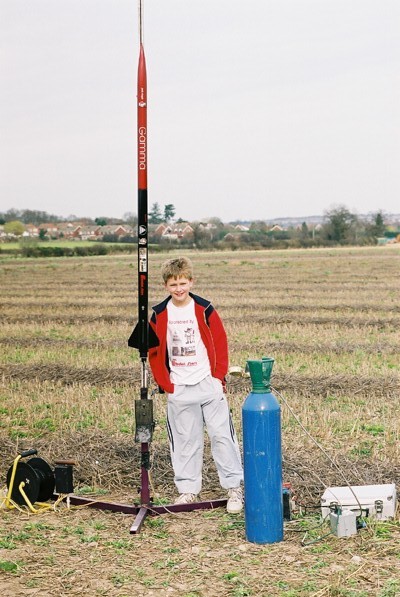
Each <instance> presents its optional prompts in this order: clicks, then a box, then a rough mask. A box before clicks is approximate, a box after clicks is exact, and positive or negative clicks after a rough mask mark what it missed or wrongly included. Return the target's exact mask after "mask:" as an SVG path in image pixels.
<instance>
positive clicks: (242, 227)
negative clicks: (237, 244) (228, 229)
mask: <svg viewBox="0 0 400 597" xmlns="http://www.w3.org/2000/svg"><path fill="white" fill-rule="evenodd" d="M235 230H238V231H239V232H248V231H249V230H250V228H249V227H248V226H245V225H244V224H236V226H235Z"/></svg>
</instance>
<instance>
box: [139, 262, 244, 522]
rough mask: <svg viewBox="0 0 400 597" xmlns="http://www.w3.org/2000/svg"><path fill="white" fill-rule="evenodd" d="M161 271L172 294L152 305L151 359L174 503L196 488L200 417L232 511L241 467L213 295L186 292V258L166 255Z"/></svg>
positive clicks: (189, 277)
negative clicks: (163, 401)
mask: <svg viewBox="0 0 400 597" xmlns="http://www.w3.org/2000/svg"><path fill="white" fill-rule="evenodd" d="M162 277H163V280H164V284H165V290H166V291H167V293H168V294H169V296H168V297H167V298H166V299H165V300H164V301H163V302H161V303H159V304H158V305H156V306H155V307H153V314H152V317H151V319H150V326H151V330H152V331H153V332H154V334H155V335H153V333H150V337H151V338H153V339H154V340H155V341H154V343H153V342H151V345H150V347H149V362H150V367H151V370H152V373H153V376H154V378H155V380H156V382H157V383H158V385H159V386H160V389H161V390H162V391H165V392H167V394H168V403H167V427H168V437H169V442H170V451H171V461H172V467H173V469H174V474H175V477H174V481H175V484H176V487H177V489H178V492H179V494H180V495H179V497H178V498H177V500H176V501H175V503H176V504H187V503H191V502H194V501H196V498H197V494H198V493H199V492H200V490H201V484H202V466H203V448H204V435H203V433H204V431H203V426H204V423H205V425H206V428H207V432H208V435H209V437H210V441H211V451H212V455H213V458H214V462H215V464H216V466H217V471H218V476H219V480H220V483H221V486H222V487H223V488H224V489H227V490H228V503H227V511H228V512H229V513H231V514H236V513H239V512H240V511H241V510H242V508H243V493H242V488H241V486H240V483H241V481H242V480H243V469H242V464H241V458H240V451H239V446H238V442H237V439H236V435H235V432H234V429H233V424H232V420H231V416H230V412H229V407H228V403H227V400H226V398H225V394H224V384H225V375H226V373H227V371H228V343H227V338H226V332H225V329H224V327H223V324H222V322H221V319H220V318H219V315H218V313H217V311H216V310H215V309H214V307H213V306H212V305H211V303H210V302H209V301H207V300H205V299H203V298H201V297H199V296H196V295H194V294H192V293H191V292H190V291H191V289H192V286H193V268H192V264H191V262H190V260H189V259H185V258H178V259H169V260H168V261H166V262H165V263H164V264H163V266H162ZM154 344H157V345H156V346H155V345H154Z"/></svg>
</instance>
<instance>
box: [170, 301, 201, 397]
mask: <svg viewBox="0 0 400 597" xmlns="http://www.w3.org/2000/svg"><path fill="white" fill-rule="evenodd" d="M167 313H168V328H167V347H168V354H169V366H170V369H171V381H172V383H173V384H175V385H186V386H192V385H195V384H197V383H199V382H200V381H201V380H202V379H204V378H205V377H207V375H210V374H211V369H210V361H209V360H208V355H207V349H206V347H205V345H204V342H203V340H202V339H201V335H200V330H199V325H198V323H197V319H196V315H195V311H194V300H193V299H191V301H190V303H189V304H188V305H186V306H185V307H176V306H175V305H174V304H173V302H172V301H169V302H168V305H167Z"/></svg>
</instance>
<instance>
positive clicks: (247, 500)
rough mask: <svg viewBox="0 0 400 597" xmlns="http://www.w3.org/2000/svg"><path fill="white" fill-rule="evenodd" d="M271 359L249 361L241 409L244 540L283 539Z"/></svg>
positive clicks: (276, 408)
mask: <svg viewBox="0 0 400 597" xmlns="http://www.w3.org/2000/svg"><path fill="white" fill-rule="evenodd" d="M273 364H274V359H271V358H268V357H266V358H263V359H262V360H259V361H248V362H247V368H248V370H249V372H250V377H251V381H252V386H253V387H252V391H251V392H250V394H249V395H248V396H247V398H246V400H245V402H244V404H243V408H242V425H243V426H242V429H243V465H244V509H245V510H244V513H245V530H246V539H247V540H248V541H251V542H253V543H276V542H278V541H282V539H283V497H282V448H281V415H280V406H279V402H278V400H277V399H276V398H275V396H274V395H273V394H272V393H271V388H270V385H269V380H270V376H271V372H272V366H273Z"/></svg>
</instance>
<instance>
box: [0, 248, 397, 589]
mask: <svg viewBox="0 0 400 597" xmlns="http://www.w3.org/2000/svg"><path fill="white" fill-rule="evenodd" d="M175 254H177V253H170V254H168V255H166V254H164V255H160V254H157V255H151V260H150V281H149V302H150V304H154V303H156V302H158V301H159V300H161V299H162V298H163V297H164V296H165V293H164V289H163V285H162V283H161V279H160V274H159V271H160V265H161V263H162V261H163V260H164V259H166V258H167V257H169V256H171V255H175ZM185 254H188V255H189V256H190V257H191V258H192V260H193V263H194V267H195V277H196V279H195V287H194V292H196V293H198V294H200V295H202V296H204V297H206V298H209V299H211V301H212V302H213V304H214V305H215V306H216V307H217V309H218V311H219V313H220V315H221V317H222V319H223V321H224V324H225V327H226V329H227V333H228V339H229V346H230V364H231V365H232V366H241V367H243V368H244V367H245V364H246V361H247V359H249V358H261V357H262V356H269V357H273V358H274V359H275V365H274V369H273V375H272V385H273V387H274V390H275V392H276V395H277V396H278V398H279V400H280V401H281V406H282V436H283V460H284V463H283V469H284V481H286V482H290V483H291V485H292V488H293V492H294V495H295V498H296V502H297V506H298V507H299V508H300V513H301V516H300V517H299V518H297V519H296V520H295V521H293V522H290V523H286V524H285V541H284V542H283V543H280V544H277V545H273V546H257V545H253V544H250V543H248V542H246V541H245V533H244V519H243V516H239V517H232V516H228V515H227V514H225V513H224V512H223V511H219V510H218V511H217V510H215V511H212V512H200V513H199V512H197V513H190V514H180V515H175V516H174V515H168V516H162V517H158V518H150V517H148V518H147V519H146V522H145V525H144V529H143V531H142V533H141V534H140V535H138V536H131V535H129V527H130V523H131V520H130V518H129V517H127V516H124V515H119V514H111V513H108V512H101V511H99V510H90V511H89V510H87V509H79V510H77V509H71V510H67V509H66V507H65V506H61V507H60V509H59V510H58V511H57V512H47V513H46V514H42V515H40V516H37V515H29V516H28V515H27V514H26V513H20V512H18V511H16V510H12V511H10V510H8V511H4V510H2V511H1V519H0V522H1V529H0V573H1V572H2V574H0V590H1V591H0V592H1V593H2V594H4V595H10V596H11V595H19V594H21V595H22V594H38V595H43V596H46V595H65V594H68V595H75V594H76V595H88V596H96V595H107V596H119V597H123V596H124V595H128V594H129V595H153V594H154V595H164V594H165V595H180V596H186V597H189V596H190V597H208V596H211V597H212V596H214V595H218V596H224V595H227V596H228V595H232V596H236V597H238V596H242V595H251V596H253V595H287V596H297V595H319V596H323V595H348V596H349V597H350V596H351V595H354V596H356V595H381V597H384V596H389V595H396V594H400V581H399V575H398V572H397V569H398V567H399V566H400V560H399V555H398V554H399V551H400V550H399V548H400V541H399V535H400V533H399V521H398V519H397V520H395V521H393V522H390V523H381V524H375V523H372V522H371V523H370V524H368V525H367V528H366V529H364V530H363V531H360V532H359V533H358V534H357V536H355V537H352V538H349V539H347V540H345V539H338V538H336V537H333V536H332V535H329V534H328V533H329V527H328V526H327V525H326V523H322V525H321V526H319V525H320V521H319V520H318V513H319V508H318V506H319V500H320V496H321V495H322V493H323V491H324V489H325V487H326V486H332V485H345V484H346V481H347V482H349V483H351V484H353V485H363V484H380V483H397V484H399V479H400V442H399V435H400V430H399V428H400V424H399V420H400V419H399V414H398V413H399V409H400V303H399V294H400V275H399V274H400V252H399V250H398V248H397V247H396V246H394V247H390V248H389V247H387V248H386V247H373V248H372V247H371V248H363V249H359V248H357V249H348V248H346V249H331V250H329V249H321V250H296V251H295V250H292V251H282V252H281V251H279V252H278V251H276V252H275V251H257V252H250V251H248V252H244V251H241V252H215V253H211V252H210V253H197V252H193V253H185ZM0 281H1V299H0V304H1V312H0V322H1V327H0V347H1V350H0V353H1V361H0V373H1V397H0V413H1V419H0V446H1V456H2V458H1V461H0V475H1V477H0V478H1V480H2V481H1V484H2V486H5V477H6V473H7V470H8V468H9V466H10V465H11V463H12V461H13V458H14V456H15V454H16V453H17V452H18V451H20V450H22V449H27V448H32V447H33V448H37V449H38V452H39V456H41V457H43V458H45V459H46V460H48V461H49V462H50V463H51V464H52V463H54V460H56V459H59V458H67V457H71V458H74V459H75V460H76V461H77V465H76V467H75V470H74V476H75V488H76V493H80V492H81V493H82V494H85V495H91V496H93V499H96V498H97V497H98V496H99V495H100V496H101V499H105V497H106V498H107V499H110V500H111V499H112V500H114V501H128V502H132V501H135V500H137V497H138V492H137V488H138V486H139V484H140V454H139V446H138V445H137V444H135V442H134V440H133V431H134V420H133V415H132V407H133V401H134V399H136V398H137V397H139V385H140V384H139V376H140V371H139V362H138V355H137V351H134V350H132V349H129V348H128V347H127V338H128V336H129V335H130V332H131V330H132V327H133V325H134V324H135V322H136V318H137V297H136V294H137V273H136V260H135V258H133V257H132V256H127V255H119V256H105V257H100V256H99V257H85V258H76V257H73V258H58V259H57V258H54V259H15V258H14V259H11V258H3V259H2V260H1V261H0ZM150 387H151V389H152V390H153V389H154V390H155V386H154V384H153V383H152V381H151V380H150ZM227 390H228V398H229V401H230V405H231V409H232V413H233V418H234V422H235V425H236V429H237V432H238V435H239V437H240V436H241V405H242V403H243V400H244V399H245V397H246V395H247V394H248V392H249V390H250V384H249V380H248V378H247V377H238V376H231V375H229V376H228V379H227ZM154 405H155V418H156V420H157V427H156V430H155V434H154V440H153V443H152V447H151V458H152V471H151V481H152V495H153V497H154V499H155V500H159V499H161V498H165V499H166V500H172V499H173V497H174V496H175V490H174V485H173V477H172V470H171V467H170V462H169V449H168V443H167V434H166V429H165V397H164V396H159V395H158V394H155V395H154ZM289 407H290V408H289ZM293 413H294V415H295V416H293ZM296 419H298V420H296ZM304 428H305V430H306V431H307V432H308V434H310V435H311V436H312V437H310V435H308V434H307V433H306V431H305V430H304ZM313 439H314V440H315V441H313ZM315 442H317V443H318V444H320V445H321V446H322V448H323V450H321V449H320V447H319V446H318V445H316V443H315ZM223 496H224V493H221V490H220V488H219V485H218V480H217V476H216V473H215V470H214V466H213V463H212V459H211V456H210V453H209V449H208V446H206V452H205V464H204V485H203V492H202V497H204V498H211V497H223ZM316 527H318V528H316ZM325 535H326V536H325ZM1 537H4V539H1ZM321 537H322V538H321ZM28 552H29V554H30V555H29V557H28ZM2 583H3V584H2ZM3 585H4V586H3ZM34 589H37V591H38V592H36V593H35V592H32V591H33V590H34ZM7 591H9V592H7ZM27 591H31V593H27Z"/></svg>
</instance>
